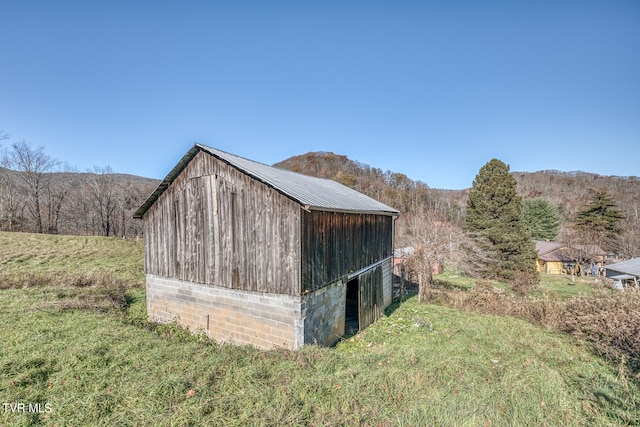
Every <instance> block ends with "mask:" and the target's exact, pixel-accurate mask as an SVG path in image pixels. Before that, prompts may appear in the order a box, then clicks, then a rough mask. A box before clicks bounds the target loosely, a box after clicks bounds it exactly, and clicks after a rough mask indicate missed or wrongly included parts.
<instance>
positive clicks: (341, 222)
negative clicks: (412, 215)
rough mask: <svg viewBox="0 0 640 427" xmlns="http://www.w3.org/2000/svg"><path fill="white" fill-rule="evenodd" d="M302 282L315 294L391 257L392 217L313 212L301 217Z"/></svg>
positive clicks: (305, 213)
mask: <svg viewBox="0 0 640 427" xmlns="http://www.w3.org/2000/svg"><path fill="white" fill-rule="evenodd" d="M302 239H303V240H302V283H303V289H304V290H305V291H315V290H317V289H319V288H321V287H323V286H326V285H328V284H330V283H332V282H334V281H336V280H338V279H340V278H341V277H343V276H344V275H346V274H349V273H351V272H354V271H358V270H362V269H364V268H366V267H368V266H370V265H372V264H375V263H376V262H378V261H381V260H383V259H385V258H387V257H389V256H391V255H392V251H393V247H392V246H393V241H392V240H393V218H392V217H391V216H387V215H371V214H352V213H340V212H323V211H311V212H304V214H303V217H302Z"/></svg>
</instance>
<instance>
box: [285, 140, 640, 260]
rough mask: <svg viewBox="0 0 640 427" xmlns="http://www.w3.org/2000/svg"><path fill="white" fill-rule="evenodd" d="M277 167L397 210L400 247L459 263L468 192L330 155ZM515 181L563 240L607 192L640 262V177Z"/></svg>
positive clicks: (627, 253) (552, 175)
mask: <svg viewBox="0 0 640 427" xmlns="http://www.w3.org/2000/svg"><path fill="white" fill-rule="evenodd" d="M275 166H277V167H281V168H284V169H289V170H292V171H296V172H301V173H305V174H308V175H313V176H318V177H322V178H329V179H333V180H336V181H338V182H341V183H343V184H345V185H347V186H349V187H352V188H354V189H356V190H358V191H361V192H363V193H365V194H367V195H369V196H371V197H373V198H376V199H378V200H380V201H382V202H384V203H387V204H389V205H391V206H393V207H395V208H397V209H398V210H400V212H401V213H402V216H401V217H400V219H399V220H398V232H397V234H396V241H397V242H396V243H397V245H399V246H400V245H416V244H432V245H439V246H441V247H442V248H443V249H442V250H441V252H443V255H442V257H445V258H447V257H448V258H456V256H455V255H456V251H455V250H454V248H453V247H452V246H453V245H452V242H455V241H460V239H462V235H461V230H460V227H461V225H462V221H463V218H464V210H465V207H466V200H467V195H468V190H459V191H456V190H441V189H433V188H430V187H429V186H428V185H427V183H423V182H420V181H415V180H412V179H410V178H409V177H407V176H406V175H404V174H402V173H397V172H391V171H383V170H381V169H378V168H374V167H371V166H369V165H366V164H362V163H358V162H355V161H353V160H350V159H349V158H347V157H346V156H341V155H338V154H334V153H328V152H313V153H307V154H304V155H300V156H295V157H291V158H289V159H287V160H284V161H282V162H279V163H277V164H276V165H275ZM512 175H513V176H514V178H515V179H516V182H517V188H518V193H519V194H520V195H521V196H522V197H523V198H525V199H528V198H543V199H546V200H547V201H549V203H550V204H552V205H553V206H554V207H556V208H557V210H558V212H559V214H560V219H561V230H560V234H559V236H558V237H559V239H560V240H562V239H563V238H567V235H568V234H569V233H570V232H571V223H572V220H573V219H574V217H575V215H576V213H577V212H578V211H579V210H580V209H581V208H583V207H584V206H585V204H586V203H587V202H588V200H589V197H590V195H591V194H592V192H593V191H595V190H598V189H601V188H605V189H607V190H608V192H609V194H610V195H611V196H612V198H613V200H614V201H615V203H616V204H617V206H618V208H619V209H620V210H622V211H623V213H624V219H623V221H622V223H621V224H620V225H621V227H622V229H623V232H622V235H621V238H620V242H619V248H618V251H617V252H618V254H619V255H620V256H621V257H623V258H629V257H634V256H640V212H639V202H638V201H639V200H640V179H638V178H637V177H617V176H601V175H597V174H592V173H587V172H560V171H540V172H532V173H528V172H512ZM447 242H448V243H447ZM450 260H451V259H450ZM453 260H454V261H455V259H453Z"/></svg>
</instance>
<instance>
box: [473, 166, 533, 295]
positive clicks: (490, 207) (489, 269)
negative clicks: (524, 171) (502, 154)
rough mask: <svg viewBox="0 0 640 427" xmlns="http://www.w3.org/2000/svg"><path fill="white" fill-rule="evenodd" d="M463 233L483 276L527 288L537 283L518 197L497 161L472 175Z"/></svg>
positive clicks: (509, 179) (507, 175)
mask: <svg viewBox="0 0 640 427" xmlns="http://www.w3.org/2000/svg"><path fill="white" fill-rule="evenodd" d="M464 230H465V231H467V232H468V233H469V234H470V236H471V238H472V240H473V241H474V242H475V246H476V248H477V249H478V250H479V251H481V252H482V253H481V254H480V256H481V258H482V259H483V260H484V261H483V264H484V265H483V266H482V267H483V268H482V269H481V270H480V271H479V273H481V274H482V275H483V276H485V277H489V278H497V279H505V280H507V281H510V282H512V283H516V282H518V283H523V282H526V283H527V284H528V286H529V287H530V286H531V285H535V284H537V283H538V279H539V278H538V274H537V271H536V258H537V253H536V250H535V245H534V243H533V241H532V240H531V239H530V237H529V235H528V233H527V232H526V230H525V228H524V225H523V221H522V198H521V197H520V196H519V195H518V194H517V192H516V181H515V179H514V178H513V176H511V175H510V174H509V166H507V165H506V164H505V163H503V162H501V161H500V160H497V159H492V160H491V161H489V162H488V163H487V164H486V165H484V166H483V167H482V168H481V169H480V171H479V172H478V175H476V178H475V180H474V181H473V187H472V188H471V191H470V192H469V199H468V201H467V212H466V218H465V225H464ZM475 259H478V257H475Z"/></svg>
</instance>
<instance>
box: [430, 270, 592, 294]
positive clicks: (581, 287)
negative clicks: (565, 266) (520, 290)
mask: <svg viewBox="0 0 640 427" xmlns="http://www.w3.org/2000/svg"><path fill="white" fill-rule="evenodd" d="M433 278H434V282H435V284H436V285H438V286H442V287H445V288H449V289H461V290H469V289H473V287H474V286H475V285H476V282H477V279H475V278H473V277H469V276H465V275H464V274H461V273H458V272H452V271H444V272H443V273H441V274H438V275H434V276H433ZM594 282H595V279H594V278H593V277H580V276H576V277H574V279H573V280H571V277H570V276H564V275H557V274H540V286H539V289H537V290H535V291H533V292H531V296H541V295H542V293H543V292H544V291H545V290H547V291H549V292H552V293H556V294H558V296H560V297H561V298H563V299H568V298H571V297H575V296H581V295H588V294H590V293H591V290H592V289H593V284H594ZM491 284H492V285H493V286H495V287H497V288H499V289H502V290H505V291H509V290H510V287H509V285H508V284H506V283H502V282H496V281H492V282H491Z"/></svg>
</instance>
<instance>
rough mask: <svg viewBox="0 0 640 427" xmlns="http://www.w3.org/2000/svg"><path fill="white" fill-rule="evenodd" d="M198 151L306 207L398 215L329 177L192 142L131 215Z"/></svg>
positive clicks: (150, 202) (144, 208)
mask: <svg viewBox="0 0 640 427" xmlns="http://www.w3.org/2000/svg"><path fill="white" fill-rule="evenodd" d="M199 151H204V152H205V153H208V154H210V155H212V156H214V157H216V158H218V159H220V160H222V161H223V162H225V163H227V164H229V165H230V166H232V167H234V168H236V169H238V170H239V171H240V172H242V173H245V174H247V175H249V176H251V177H252V178H254V179H256V180H258V181H260V182H262V183H264V184H266V185H268V186H269V187H272V188H274V189H275V190H277V191H278V192H280V193H282V194H283V195H285V196H287V197H289V198H290V199H292V200H294V201H296V202H298V203H300V205H302V206H303V207H304V208H305V209H308V210H324V211H331V212H352V213H372V214H383V215H398V214H399V212H398V211H397V210H396V209H394V208H392V207H389V206H387V205H385V204H384V203H380V202H378V201H377V200H374V199H372V198H371V197H369V196H365V195H364V194H362V193H359V192H357V191H355V190H352V189H351V188H349V187H346V186H344V185H342V184H340V183H338V182H335V181H332V180H330V179H323V178H316V177H312V176H308V175H303V174H301V173H297V172H292V171H288V170H285V169H279V168H276V167H273V166H268V165H265V164H262V163H258V162H255V161H253V160H249V159H245V158H244V157H240V156H236V155H235V154H231V153H227V152H225V151H221V150H217V149H215V148H212V147H208V146H206V145H202V144H195V145H194V146H193V148H191V149H190V150H189V151H188V152H187V154H185V155H184V157H183V158H182V159H181V160H180V161H179V162H178V164H177V165H176V166H175V167H174V168H173V169H172V170H171V172H169V174H168V175H167V177H166V178H165V179H164V180H163V181H162V183H161V184H160V185H159V186H158V188H157V189H156V190H155V191H154V192H153V194H151V196H149V198H148V199H147V200H146V201H145V202H144V203H143V205H142V206H141V207H140V208H139V209H138V210H137V211H136V213H135V214H134V218H142V216H143V215H144V213H145V212H146V211H147V210H148V209H149V208H150V207H151V205H153V203H154V202H155V201H156V200H157V199H158V197H160V195H161V194H162V193H163V192H164V191H165V190H166V189H167V188H168V187H169V185H171V183H172V182H173V181H174V180H175V179H176V177H177V176H178V175H179V174H180V173H181V172H182V171H183V170H184V168H185V167H186V166H187V164H188V163H189V162H190V161H191V160H192V159H193V158H194V157H195V155H196V154H197V153H198V152H199Z"/></svg>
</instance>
